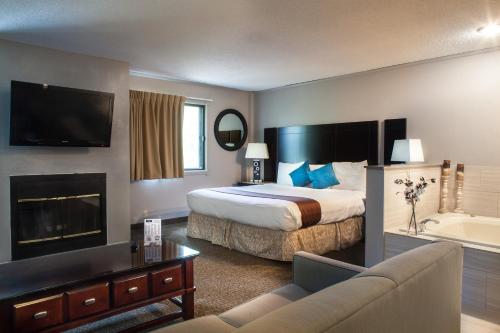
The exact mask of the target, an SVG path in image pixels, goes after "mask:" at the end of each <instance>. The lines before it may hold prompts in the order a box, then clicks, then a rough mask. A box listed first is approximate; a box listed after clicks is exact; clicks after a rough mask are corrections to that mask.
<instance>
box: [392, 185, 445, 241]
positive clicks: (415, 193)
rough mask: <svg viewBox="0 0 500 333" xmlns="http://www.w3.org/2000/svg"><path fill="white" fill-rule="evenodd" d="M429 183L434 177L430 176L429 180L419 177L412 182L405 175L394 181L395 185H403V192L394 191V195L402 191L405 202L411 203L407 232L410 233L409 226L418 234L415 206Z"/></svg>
mask: <svg viewBox="0 0 500 333" xmlns="http://www.w3.org/2000/svg"><path fill="white" fill-rule="evenodd" d="M429 182H430V183H435V182H436V179H435V178H431V179H429V181H427V180H426V179H425V177H420V179H419V181H418V182H417V183H415V182H413V181H412V180H411V179H410V177H406V178H405V179H396V180H395V181H394V183H395V184H397V185H404V186H405V189H404V191H403V192H396V195H398V194H401V193H403V195H404V198H405V201H406V203H407V204H409V205H411V208H412V213H411V217H410V222H409V223H408V230H407V233H408V234H409V233H410V230H411V228H412V227H413V228H415V235H417V234H418V231H417V218H416V215H415V207H416V205H417V203H418V202H419V201H420V197H421V196H422V195H423V194H424V193H425V189H426V188H427V187H428V186H429Z"/></svg>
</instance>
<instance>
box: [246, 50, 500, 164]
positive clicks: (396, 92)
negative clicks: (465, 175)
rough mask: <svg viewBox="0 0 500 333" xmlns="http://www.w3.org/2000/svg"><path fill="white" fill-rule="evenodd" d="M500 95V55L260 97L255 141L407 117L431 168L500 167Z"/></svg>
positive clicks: (334, 81)
mask: <svg viewBox="0 0 500 333" xmlns="http://www.w3.org/2000/svg"><path fill="white" fill-rule="evenodd" d="M388 52H389V51H388ZM499 87H500V51H496V52H489V53H483V54H476V55H470V56H464V57H456V58H447V59H443V60H438V61H432V62H425V63H417V64H410V65H403V66H395V67H391V68H386V69H382V70H377V71H371V72H365V73H361V74H356V75H350V76H345V77H339V78H332V79H326V80H321V81H316V82H312V83H306V84H300V85H295V86H290V87H285V88H281V89H274V90H268V91H263V92H259V93H257V94H256V100H255V110H256V111H255V133H256V135H257V137H258V138H262V137H263V129H264V128H265V127H274V126H288V125H304V124H320V123H332V122H348V121H363V120H380V121H382V120H384V119H390V118H402V117H406V118H408V136H409V137H411V138H421V139H422V143H423V148H424V153H425V157H426V160H427V162H428V163H436V162H437V163H441V162H442V161H443V159H451V160H452V161H453V162H455V163H456V162H457V161H460V162H464V163H466V165H467V164H469V165H491V166H500V154H499V153H498V152H499V151H500V131H499V130H498V124H500V93H499ZM381 153H382V152H381Z"/></svg>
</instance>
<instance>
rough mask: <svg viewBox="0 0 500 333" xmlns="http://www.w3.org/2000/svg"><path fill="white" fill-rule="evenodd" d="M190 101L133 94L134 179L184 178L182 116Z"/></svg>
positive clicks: (131, 153)
mask: <svg viewBox="0 0 500 333" xmlns="http://www.w3.org/2000/svg"><path fill="white" fill-rule="evenodd" d="M185 100H186V98H185V97H181V96H173V95H165V94H157V93H151V92H145V91H134V90H131V91H130V179H131V180H132V181H134V180H143V179H164V178H182V177H184V164H183V157H182V117H183V108H184V102H185Z"/></svg>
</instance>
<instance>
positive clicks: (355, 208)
mask: <svg viewBox="0 0 500 333" xmlns="http://www.w3.org/2000/svg"><path fill="white" fill-rule="evenodd" d="M238 190H242V191H251V192H260V193H268V194H276V195H288V196H297V197H305V198H310V199H314V200H316V201H318V202H319V203H320V205H321V220H320V222H319V223H318V224H326V223H332V222H338V221H342V220H345V219H347V218H349V217H353V216H359V215H362V214H364V212H365V205H364V201H363V199H364V198H365V193H364V192H362V191H351V190H337V189H321V190H317V189H312V188H307V187H293V186H287V185H278V184H264V185H253V186H245V187H238ZM187 201H188V205H189V208H191V210H192V211H194V212H196V213H199V214H204V215H210V216H215V217H218V218H225V219H230V220H233V221H236V222H240V223H244V224H249V225H253V226H256V227H264V228H268V229H273V230H284V231H293V230H297V229H300V227H301V226H302V219H301V213H300V210H299V208H298V206H297V204H295V203H293V202H290V201H287V200H279V199H269V198H257V197H247V196H243V195H234V194H227V193H220V192H215V191H211V190H210V189H200V190H195V191H192V192H190V193H188V195H187Z"/></svg>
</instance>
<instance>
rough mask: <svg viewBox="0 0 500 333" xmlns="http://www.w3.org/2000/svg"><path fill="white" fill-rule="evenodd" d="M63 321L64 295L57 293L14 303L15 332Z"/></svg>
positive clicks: (25, 331) (35, 329) (25, 332)
mask: <svg viewBox="0 0 500 333" xmlns="http://www.w3.org/2000/svg"><path fill="white" fill-rule="evenodd" d="M62 322H63V296H62V295H56V296H52V297H47V298H41V299H37V300H33V301H31V302H26V303H22V304H16V305H14V327H15V332H18V333H28V332H35V331H38V330H41V329H43V328H46V327H50V326H54V325H57V324H61V323H62Z"/></svg>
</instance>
